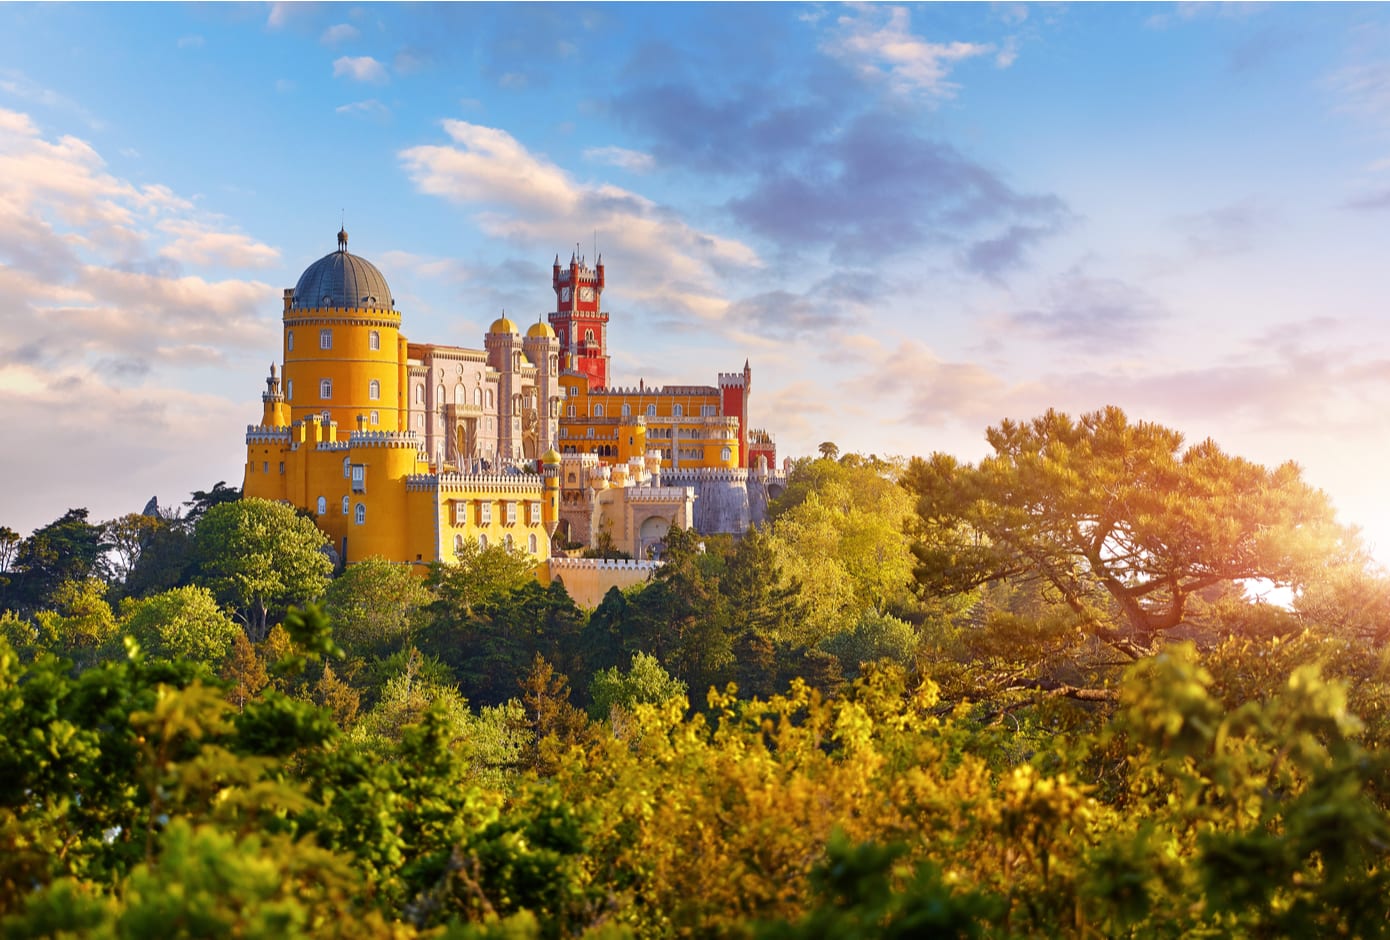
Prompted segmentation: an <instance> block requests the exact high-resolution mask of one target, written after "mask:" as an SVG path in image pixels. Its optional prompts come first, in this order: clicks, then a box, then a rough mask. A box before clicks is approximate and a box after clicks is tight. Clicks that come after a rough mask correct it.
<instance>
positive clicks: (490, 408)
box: [487, 389, 492, 411]
mask: <svg viewBox="0 0 1390 940" xmlns="http://www.w3.org/2000/svg"><path fill="white" fill-rule="evenodd" d="M487 407H488V410H489V411H491V410H492V389H488V390H487Z"/></svg>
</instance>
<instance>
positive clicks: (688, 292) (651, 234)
mask: <svg viewBox="0 0 1390 940" xmlns="http://www.w3.org/2000/svg"><path fill="white" fill-rule="evenodd" d="M443 126H444V130H445V132H446V133H447V134H448V135H449V137H450V138H451V141H452V142H451V143H449V144H445V145H421V146H417V147H410V148H408V149H406V150H403V151H401V153H400V158H401V162H402V163H403V164H404V165H405V168H406V171H407V173H409V175H410V177H411V179H412V180H413V181H414V183H415V185H416V187H417V188H418V189H419V190H420V191H421V192H424V193H428V194H430V195H434V196H439V197H441V198H444V199H447V200H449V201H451V202H455V203H459V204H462V205H466V206H469V207H471V208H472V209H473V210H474V221H475V223H476V224H477V225H478V227H479V228H480V229H481V230H482V231H484V232H486V233H487V234H489V235H491V236H493V237H495V238H500V239H503V240H506V241H509V242H512V243H514V244H518V245H522V246H525V248H526V250H527V251H528V252H535V251H541V252H545V253H547V254H548V253H549V252H553V251H554V249H555V247H556V246H560V245H567V244H573V241H574V238H575V236H576V235H577V234H578V235H586V234H588V233H592V232H594V231H595V230H597V234H598V238H599V245H600V247H601V248H607V249H610V250H612V251H613V252H614V253H615V254H620V255H621V257H622V258H623V265H624V272H623V285H624V287H623V290H624V296H625V297H626V298H627V299H628V300H629V302H636V303H639V304H649V305H650V306H651V308H652V309H655V310H660V311H662V313H663V314H665V315H666V316H669V317H670V318H671V319H672V320H673V321H674V320H679V319H681V318H682V317H693V318H696V319H699V320H703V321H705V322H710V321H720V320H722V319H723V318H724V317H725V316H726V315H727V314H728V312H729V301H728V298H727V297H725V296H724V295H723V293H722V289H721V285H722V284H723V283H724V280H725V278H724V277H723V276H722V273H723V272H726V271H727V270H728V269H730V268H735V269H745V270H747V269H752V268H757V267H759V266H760V265H761V263H762V262H761V260H760V259H759V257H758V255H757V253H756V252H755V251H754V250H753V249H752V248H750V247H749V246H748V245H746V244H744V243H743V242H741V241H738V240H736V239H731V238H726V237H723V236H720V235H716V234H714V233H711V232H705V231H700V230H697V229H695V228H693V227H691V226H690V225H688V224H686V223H685V222H684V221H683V220H681V219H680V218H679V217H678V216H677V215H676V214H675V213H674V212H673V211H671V210H670V209H669V208H668V207H665V206H661V205H658V204H657V203H655V202H653V201H651V200H650V199H647V198H646V197H644V196H641V195H639V194H637V193H634V192H631V191H629V190H625V189H622V188H620V187H617V186H613V185H609V184H604V183H582V182H579V181H577V180H575V179H574V178H572V177H571V176H570V175H569V173H567V172H566V171H565V170H563V169H562V168H560V167H558V166H556V165H555V164H554V163H551V162H550V161H549V160H546V159H545V158H543V157H540V156H538V155H535V154H532V153H531V152H530V151H528V150H527V149H526V147H525V146H523V145H522V144H521V143H520V142H519V141H517V140H516V138H514V137H512V136H511V135H510V134H508V133H506V132H505V131H501V130H498V129H496V128H491V127H484V126H482V125H478V124H469V123H467V122H465V121H458V120H448V121H445V122H443ZM589 260H590V261H593V260H594V259H589Z"/></svg>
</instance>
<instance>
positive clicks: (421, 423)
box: [415, 412, 425, 431]
mask: <svg viewBox="0 0 1390 940" xmlns="http://www.w3.org/2000/svg"><path fill="white" fill-rule="evenodd" d="M415 426H416V427H417V428H419V429H420V430H422V431H423V430H424V429H425V416H424V415H422V414H419V413H418V412H417V413H416V415H415Z"/></svg>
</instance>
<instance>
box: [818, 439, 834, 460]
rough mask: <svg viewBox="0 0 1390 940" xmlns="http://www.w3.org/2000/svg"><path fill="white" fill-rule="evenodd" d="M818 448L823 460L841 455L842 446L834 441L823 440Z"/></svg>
mask: <svg viewBox="0 0 1390 940" xmlns="http://www.w3.org/2000/svg"><path fill="white" fill-rule="evenodd" d="M816 450H817V451H819V452H820V455H821V459H822V460H835V459H837V458H838V457H839V456H840V448H839V447H837V446H836V444H835V442H834V441H821V444H820V446H819V447H817V448H816Z"/></svg>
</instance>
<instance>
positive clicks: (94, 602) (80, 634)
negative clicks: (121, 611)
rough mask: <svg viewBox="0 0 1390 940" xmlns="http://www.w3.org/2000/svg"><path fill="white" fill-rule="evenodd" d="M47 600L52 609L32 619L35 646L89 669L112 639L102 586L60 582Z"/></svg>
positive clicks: (113, 628) (113, 622) (93, 582)
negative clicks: (35, 624)
mask: <svg viewBox="0 0 1390 940" xmlns="http://www.w3.org/2000/svg"><path fill="white" fill-rule="evenodd" d="M51 600H52V603H53V609H51V610H40V611H38V612H37V613H36V614H35V615H34V621H35V622H36V623H37V624H38V628H39V629H38V633H39V636H38V643H39V645H40V646H41V647H43V648H44V649H46V650H47V651H48V652H50V653H53V654H55V655H58V656H64V657H71V658H72V659H73V660H74V662H75V663H76V665H77V666H78V668H82V669H85V668H87V667H88V666H91V665H93V664H94V663H95V662H96V661H97V660H98V659H100V658H102V657H103V656H104V655H105V653H106V652H107V650H106V647H107V645H108V644H109V643H111V641H112V640H113V639H115V637H116V617H115V615H114V614H113V613H112V612H111V605H110V604H108V603H107V602H106V583H105V582H104V581H101V580H99V579H97V578H83V579H82V580H80V581H64V582H63V583H62V584H60V585H58V586H57V587H56V588H55V589H54V590H53V592H52V595H51Z"/></svg>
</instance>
